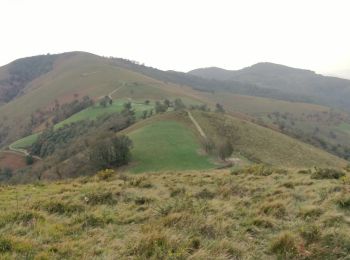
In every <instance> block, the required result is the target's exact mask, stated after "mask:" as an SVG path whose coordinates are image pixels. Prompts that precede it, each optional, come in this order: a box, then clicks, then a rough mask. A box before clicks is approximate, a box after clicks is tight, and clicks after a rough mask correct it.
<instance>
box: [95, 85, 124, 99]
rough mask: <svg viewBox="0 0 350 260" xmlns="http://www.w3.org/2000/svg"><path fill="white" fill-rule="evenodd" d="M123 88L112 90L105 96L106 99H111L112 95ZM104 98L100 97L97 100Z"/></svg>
mask: <svg viewBox="0 0 350 260" xmlns="http://www.w3.org/2000/svg"><path fill="white" fill-rule="evenodd" d="M122 88H123V87H119V88H116V89H115V90H113V91H112V92H110V93H108V94H107V97H109V98H110V99H113V98H112V95H114V94H115V93H116V92H118V91H119V90H120V89H122ZM104 97H105V96H100V97H99V98H98V99H102V98H104Z"/></svg>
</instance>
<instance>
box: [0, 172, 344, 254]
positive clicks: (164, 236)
mask: <svg viewBox="0 0 350 260" xmlns="http://www.w3.org/2000/svg"><path fill="white" fill-rule="evenodd" d="M328 173H329V174H328ZM336 173H337V174H336ZM0 189H1V193H0V212H1V213H0V234H1V235H0V256H1V258H2V259H14V258H18V259H24V258H25V259H77V258H80V259H82V258H83V259H94V258H102V259H112V258H113V259H275V258H279V259H339V258H344V259H345V258H346V257H347V256H348V255H349V254H350V235H349V234H350V226H349V224H350V219H349V215H350V196H349V189H350V182H349V176H348V175H345V173H344V172H339V171H328V170H324V169H322V170H320V169H313V170H302V171H299V172H297V171H292V170H290V171H286V170H281V169H272V168H268V167H266V166H262V165H256V166H251V167H250V168H246V169H241V170H236V171H234V172H230V171H228V170H221V171H202V172H194V171H192V172H164V173H147V174H142V175H137V176H135V175H128V174H120V173H116V172H114V171H113V170H105V171H101V172H99V173H98V174H97V175H96V176H94V177H85V178H80V179H76V180H67V181H61V182H56V183H51V184H46V183H37V184H31V185H20V186H2V187H1V188H0Z"/></svg>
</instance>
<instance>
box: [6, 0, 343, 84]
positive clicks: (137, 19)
mask: <svg viewBox="0 0 350 260" xmlns="http://www.w3.org/2000/svg"><path fill="white" fill-rule="evenodd" d="M0 11H1V12H0V24H1V37H0V65H4V64H6V63H8V62H10V61H12V60H14V59H17V58H20V57H24V56H32V55H37V54H46V53H60V52H66V51H73V50H81V51H87V52H92V53H95V54H99V55H105V56H115V57H123V58H128V59H132V60H137V61H140V62H143V63H145V64H146V65H150V66H153V67H157V68H160V69H174V70H179V71H188V70H191V69H194V68H198V67H208V66H218V67H223V68H227V69H240V68H242V67H245V66H249V65H252V64H254V63H257V62H261V61H270V62H275V63H280V64H285V65H289V66H293V67H300V68H307V69H312V70H315V71H317V72H320V73H332V74H334V73H338V75H340V73H341V71H348V77H350V36H349V31H350V28H349V27H350V1H348V0H344V1H341V0H329V1H326V0H302V1H301V0H300V1H298V0H255V1H253V0H251V1H249V0H242V1H235V0H227V1H226V0H212V1H205V0H198V1H197V0H173V1H170V0H147V1H146V0H123V1H119V0H110V1H109V0H0Z"/></svg>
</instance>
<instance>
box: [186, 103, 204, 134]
mask: <svg viewBox="0 0 350 260" xmlns="http://www.w3.org/2000/svg"><path fill="white" fill-rule="evenodd" d="M187 114H188V117H189V118H190V119H191V121H192V123H193V124H194V126H195V127H196V128H197V131H198V132H199V134H200V135H201V136H202V137H203V138H204V139H207V136H206V134H205V133H204V131H203V129H202V128H201V126H200V125H199V124H198V122H197V120H196V119H195V118H194V117H193V116H192V114H191V112H190V111H188V110H187Z"/></svg>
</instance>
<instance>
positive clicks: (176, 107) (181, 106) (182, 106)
mask: <svg viewBox="0 0 350 260" xmlns="http://www.w3.org/2000/svg"><path fill="white" fill-rule="evenodd" d="M185 108H186V106H185V104H184V102H182V100H181V99H180V98H177V99H175V100H174V110H175V111H177V110H182V109H185Z"/></svg>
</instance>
